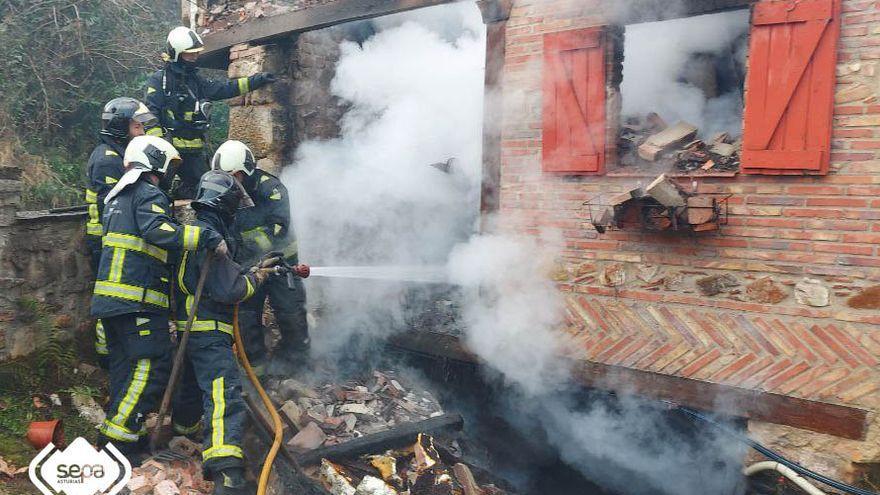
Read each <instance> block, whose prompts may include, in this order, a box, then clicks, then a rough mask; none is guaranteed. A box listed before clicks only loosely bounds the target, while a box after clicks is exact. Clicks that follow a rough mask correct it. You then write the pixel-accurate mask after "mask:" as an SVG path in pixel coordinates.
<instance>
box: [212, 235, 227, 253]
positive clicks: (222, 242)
mask: <svg viewBox="0 0 880 495" xmlns="http://www.w3.org/2000/svg"><path fill="white" fill-rule="evenodd" d="M214 254H215V255H216V256H228V255H229V246H227V245H226V241H225V240H223V239H220V244H217V246H216V247H215V248H214Z"/></svg>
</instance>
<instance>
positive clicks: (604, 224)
mask: <svg viewBox="0 0 880 495" xmlns="http://www.w3.org/2000/svg"><path fill="white" fill-rule="evenodd" d="M589 207H590V214H591V216H592V224H593V227H594V228H595V229H596V231H597V232H599V233H604V232H605V230H606V229H608V228H612V227H613V228H618V229H642V230H648V231H681V230H687V231H691V232H706V231H711V230H717V229H718V226H719V223H720V219H719V216H720V212H721V209H720V207H719V201H718V198H716V197H715V196H712V195H706V194H696V193H690V192H687V191H685V190H684V189H683V188H682V187H681V186H679V185H678V184H676V183H675V182H673V181H672V180H670V179H668V178H667V177H666V175H665V174H663V175H660V176H659V177H657V178H656V179H655V180H654V181H653V182H651V184H649V185H648V186H647V187H644V188H643V187H634V188H631V189H628V190H626V191H624V192H622V193H619V194H615V195H613V196H611V197H610V198H607V199H602V198H600V199H599V200H597V201H596V202H592V203H590V204H589Z"/></svg>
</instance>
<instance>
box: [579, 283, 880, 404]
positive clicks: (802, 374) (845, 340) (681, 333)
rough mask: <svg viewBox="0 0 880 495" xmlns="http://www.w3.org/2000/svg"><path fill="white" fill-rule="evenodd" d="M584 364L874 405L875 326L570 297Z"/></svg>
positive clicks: (879, 375) (878, 337)
mask: <svg viewBox="0 0 880 495" xmlns="http://www.w3.org/2000/svg"><path fill="white" fill-rule="evenodd" d="M567 308H568V316H569V319H570V321H571V322H572V324H573V327H574V328H578V330H577V331H576V335H577V337H578V339H579V340H580V342H582V345H583V352H584V353H585V357H586V359H588V360H591V361H596V362H601V363H605V364H613V365H620V366H626V367H629V368H635V369H640V370H645V371H653V372H657V373H664V374H669V375H677V376H682V377H686V378H692V379H696V380H704V381H709V382H714V383H722V384H726V385H733V386H737V387H743V388H748V389H757V390H763V391H767V392H774V393H779V394H785V395H791V396H796V397H802V398H806V399H813V400H820V401H829V402H842V403H845V404H852V405H861V406H867V407H876V406H877V405H878V404H880V370H878V364H880V329H877V328H870V327H869V326H856V325H850V324H841V323H840V322H836V321H835V322H833V323H828V322H826V321H821V320H808V319H788V318H779V317H776V316H773V315H760V314H750V313H744V312H737V313H734V312H720V311H714V310H712V311H707V310H703V309H700V308H695V307H692V306H677V305H669V304H663V305H660V304H649V303H645V302H635V301H628V300H625V299H612V298H596V297H584V296H582V295H570V296H569V298H568V304H567Z"/></svg>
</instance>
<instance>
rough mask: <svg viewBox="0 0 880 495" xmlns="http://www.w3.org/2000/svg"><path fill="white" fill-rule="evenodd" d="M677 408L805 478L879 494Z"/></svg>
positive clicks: (864, 494)
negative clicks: (817, 469) (798, 461)
mask: <svg viewBox="0 0 880 495" xmlns="http://www.w3.org/2000/svg"><path fill="white" fill-rule="evenodd" d="M677 409H678V410H679V411H681V412H683V413H684V414H686V415H688V416H690V417H692V418H694V419H697V420H699V421H702V422H704V423H708V424H710V425H712V426H714V427H715V428H717V429H719V430H721V431H723V432H724V433H726V434H728V435H730V436H732V437H734V438H735V439H737V440H739V441H740V442H743V443H745V444H746V445H748V446H749V447H751V448H753V449H755V450H756V451H758V452H760V453H761V454H762V455H763V456H765V457H767V458H768V459H770V460H772V461H776V462H778V463H779V464H782V465H783V466H787V467H789V468H791V469H792V470H793V471H795V472H796V473H798V474H800V475H801V476H804V477H806V478H811V479H813V480H815V481H818V482H820V483H822V484H825V485H828V486H830V487H831V488H834V489H836V490H840V491H842V492H845V493H850V494H852V495H880V494H878V493H876V492H872V491H869V490H865V489H863V488H859V487H856V486H852V485H848V484H846V483H844V482H842V481H837V480H835V479H831V478H829V477H827V476H823V475H821V474H819V473H817V472H815V471H813V470H810V469H808V468H805V467H804V466H801V465H800V464H798V463H796V462H794V461H791V460H788V459H786V458H785V457H783V456H782V455H781V454H778V453H776V452H774V451H772V450H770V449H768V448H767V447H765V446H763V445H761V444H760V443H758V442H756V441H754V440H752V439H751V438H749V437H748V436H747V435H743V434H742V433H739V432H738V431H734V430H732V429H731V428H729V427H728V426H725V425H723V424H721V423H719V422H717V421H715V420H714V419H712V418H710V417H708V416H705V415H704V414H702V413H699V412H697V411H694V410H692V409H688V408H685V407H678V408H677Z"/></svg>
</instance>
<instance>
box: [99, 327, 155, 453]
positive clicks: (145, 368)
mask: <svg viewBox="0 0 880 495" xmlns="http://www.w3.org/2000/svg"><path fill="white" fill-rule="evenodd" d="M101 321H102V323H103V327H104V331H105V332H106V336H107V349H108V351H109V358H110V359H109V361H110V362H109V365H110V403H109V404H108V406H107V409H106V413H107V419H105V420H104V422H103V423H102V424H101V427H100V428H99V430H100V431H101V433H102V434H104V436H106V437H108V438H109V439H110V440H112V441H114V442H125V443H133V442H137V441H138V440H139V439H140V437H141V436H143V435H144V434H146V430H145V427H144V420H145V419H146V416H147V413H149V412H151V411H154V410H156V409H158V407H159V402H160V401H161V400H162V393H163V392H164V390H165V386H166V385H167V384H168V377H169V375H170V373H171V352H170V351H171V337H170V335H169V334H168V316H167V315H163V314H155V313H132V314H125V315H119V316H111V317H108V318H103V319H102V320H101Z"/></svg>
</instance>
